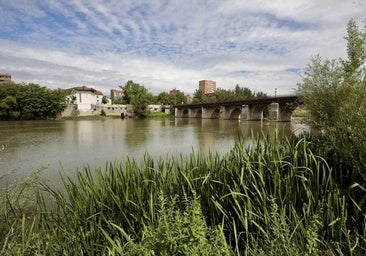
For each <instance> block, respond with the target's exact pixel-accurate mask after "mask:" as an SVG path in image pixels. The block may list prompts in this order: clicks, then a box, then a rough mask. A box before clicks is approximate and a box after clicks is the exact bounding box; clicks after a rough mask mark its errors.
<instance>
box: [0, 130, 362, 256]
mask: <svg viewBox="0 0 366 256" xmlns="http://www.w3.org/2000/svg"><path fill="white" fill-rule="evenodd" d="M320 153H321V152H318V151H317V149H316V147H315V146H314V143H312V142H311V141H308V140H306V139H305V138H295V137H294V138H288V139H279V138H278V137H276V136H268V137H265V138H262V139H260V140H259V139H258V140H257V142H255V143H253V145H251V146H250V147H247V146H245V145H244V144H243V143H242V142H238V143H236V145H235V146H234V147H233V148H232V150H231V151H229V152H228V153H227V154H225V155H222V156H220V155H218V154H202V153H192V154H190V155H189V156H187V157H183V156H181V157H178V156H172V157H169V158H167V159H164V160H162V159H159V160H153V159H152V158H151V157H149V156H148V155H146V156H145V157H144V159H143V160H142V161H138V162H137V161H135V160H133V159H127V160H125V161H122V162H115V163H109V164H108V165H106V167H105V168H104V169H98V170H92V169H89V168H86V169H85V170H83V171H79V172H78V173H77V178H76V180H73V181H72V180H69V179H64V191H65V192H64V193H60V192H57V191H55V190H54V189H53V188H52V187H49V186H47V184H39V183H38V181H37V180H36V179H35V180H28V182H25V183H24V184H22V185H21V186H19V188H18V190H13V191H9V190H6V191H5V192H4V193H3V194H2V206H3V207H2V208H1V209H2V210H1V223H2V224H1V233H2V234H5V236H3V237H2V238H0V252H1V254H2V255H34V254H40V255H46V254H47V255H55V254H67V255H75V254H78V255H80V254H81V255H96V254H99V255H105V254H110V255H124V254H130V255H153V253H154V255H163V254H164V253H165V254H166V255H177V254H179V253H180V254H182V255H197V254H195V253H194V252H203V253H202V255H213V254H212V252H213V250H216V251H215V252H216V253H215V255H232V254H235V255H286V254H289V255H301V254H303V255H349V254H350V252H351V255H362V253H363V252H364V249H363V248H364V247H363V246H364V245H365V242H366V241H365V238H364V237H363V236H362V227H360V225H359V223H362V222H360V221H361V220H362V219H363V216H362V211H359V210H357V207H356V206H355V203H356V204H357V203H359V202H358V200H359V198H360V197H358V196H357V194H359V193H360V192H361V191H362V189H361V188H362V187H361V186H362V185H363V184H358V185H359V186H355V185H353V186H352V189H351V190H350V189H349V188H348V186H347V187H345V186H344V184H342V183H340V182H342V181H341V180H338V179H337V176H334V175H333V171H335V170H339V168H340V167H339V166H333V165H332V164H333V162H332V161H327V159H326V158H324V157H323V156H322V155H321V154H320ZM328 160H330V159H328ZM34 181H35V182H34ZM349 182H351V184H352V181H351V180H348V181H347V183H349ZM28 185H29V186H28ZM360 187H361V188H360ZM45 201H48V202H51V203H49V204H45ZM165 254H164V255H165Z"/></svg>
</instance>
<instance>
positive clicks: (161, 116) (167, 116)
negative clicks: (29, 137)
mask: <svg viewBox="0 0 366 256" xmlns="http://www.w3.org/2000/svg"><path fill="white" fill-rule="evenodd" d="M128 118H130V117H126V118H125V119H128ZM172 118H173V116H172V115H170V114H166V113H164V112H153V113H150V114H149V115H148V116H147V119H172ZM104 119H121V116H119V115H83V116H64V117H62V118H61V120H104Z"/></svg>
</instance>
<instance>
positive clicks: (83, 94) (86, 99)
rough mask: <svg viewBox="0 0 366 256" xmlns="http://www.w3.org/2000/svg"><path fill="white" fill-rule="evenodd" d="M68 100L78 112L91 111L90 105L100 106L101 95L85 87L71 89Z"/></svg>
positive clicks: (99, 92)
mask: <svg viewBox="0 0 366 256" xmlns="http://www.w3.org/2000/svg"><path fill="white" fill-rule="evenodd" d="M70 99H71V100H72V101H74V102H73V103H74V104H76V105H77V108H78V110H80V111H88V110H91V108H92V105H101V104H102V99H103V93H102V92H101V91H97V90H95V89H94V88H90V87H87V86H80V87H73V88H71V94H70Z"/></svg>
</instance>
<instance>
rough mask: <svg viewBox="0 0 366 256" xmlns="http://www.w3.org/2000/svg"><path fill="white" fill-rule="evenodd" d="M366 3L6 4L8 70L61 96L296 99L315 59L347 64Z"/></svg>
mask: <svg viewBox="0 0 366 256" xmlns="http://www.w3.org/2000/svg"><path fill="white" fill-rule="evenodd" d="M365 14H366V3H365V2H363V1H360V0H354V1H352V0H334V1H332V0H320V1H319V0H298V1H296V0H293V1H291V0H283V1H279V0H278V1H260V0H241V1H239V0H226V1H223V0H201V1H184V0H172V1H168V0H166V1H162V0H154V1H152V0H147V1H140V0H123V1H117V0H110V1H104V0H94V1H81V0H67V1H66V0H59V1H52V0H50V1H46V0H45V1H37V0H1V1H0V27H1V29H0V72H5V73H10V74H11V75H12V78H13V81H15V82H22V81H23V82H25V83H30V82H33V83H38V84H40V85H42V86H47V87H51V88H70V87H75V86H81V85H86V86H90V87H93V88H95V89H97V90H101V91H102V92H104V93H106V94H109V91H110V89H117V88H118V86H120V85H124V84H125V83H126V82H127V80H133V81H134V82H137V83H140V84H141V85H144V86H145V87H146V88H148V89H149V91H150V92H152V93H153V94H158V93H160V92H162V91H169V90H172V89H174V88H176V89H179V90H181V91H184V92H185V93H190V94H192V93H193V92H194V91H195V90H196V89H198V81H199V80H203V79H209V80H214V81H216V84H217V87H218V88H224V89H233V88H234V86H235V85H236V84H239V85H240V86H242V87H244V86H245V87H249V88H250V89H251V90H252V91H256V92H258V91H263V92H265V93H268V94H270V95H271V94H274V90H275V88H277V94H288V93H292V92H293V89H295V88H296V84H297V83H299V82H301V74H302V73H303V72H304V71H305V69H306V67H307V65H308V64H309V63H310V59H311V57H312V56H315V55H316V54H320V56H322V57H324V58H331V59H333V58H338V57H345V56H346V41H345V39H344V37H345V36H346V26H347V22H348V21H349V20H350V19H351V18H354V19H355V20H356V22H357V24H358V25H359V27H361V28H362V27H363V26H364V22H363V21H364V20H365V18H366V15H365Z"/></svg>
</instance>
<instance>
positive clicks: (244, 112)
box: [240, 105, 265, 121]
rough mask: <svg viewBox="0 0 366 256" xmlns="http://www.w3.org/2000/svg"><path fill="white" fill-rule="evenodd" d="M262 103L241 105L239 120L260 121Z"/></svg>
mask: <svg viewBox="0 0 366 256" xmlns="http://www.w3.org/2000/svg"><path fill="white" fill-rule="evenodd" d="M264 107H265V106H264V105H243V106H242V109H241V118H240V119H241V120H246V121H262V120H263V108H264Z"/></svg>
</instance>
